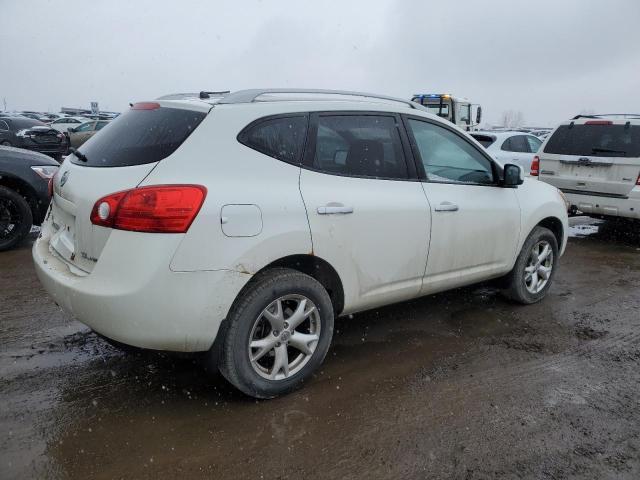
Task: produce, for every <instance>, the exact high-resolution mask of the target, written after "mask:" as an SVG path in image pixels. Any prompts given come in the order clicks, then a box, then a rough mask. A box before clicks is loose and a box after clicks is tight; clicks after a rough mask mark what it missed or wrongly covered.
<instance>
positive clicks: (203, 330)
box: [33, 230, 250, 352]
mask: <svg viewBox="0 0 640 480" xmlns="http://www.w3.org/2000/svg"><path fill="white" fill-rule="evenodd" d="M135 235H138V236H139V237H138V238H137V239H138V240H139V242H140V243H139V244H138V245H136V237H135ZM123 236H127V238H126V241H124V239H123V238H121V237H123ZM169 237H170V236H155V237H154V235H153V234H135V233H132V232H121V231H114V232H113V233H112V235H111V236H110V238H109V240H108V242H107V244H106V245H105V248H104V250H103V251H102V254H101V255H100V259H99V260H98V262H97V263H96V266H95V268H94V270H93V271H92V273H91V274H90V275H87V276H78V275H76V274H74V273H72V272H71V270H70V269H69V266H68V265H67V263H66V262H65V261H64V260H62V259H61V258H60V257H59V256H57V255H56V254H55V253H52V252H51V251H50V248H49V237H48V234H47V231H46V230H44V231H43V235H42V237H41V238H39V239H38V240H37V241H36V242H35V244H34V246H33V259H34V263H35V267H36V273H37V275H38V278H39V279H40V281H41V282H42V285H43V286H44V288H45V289H46V290H47V292H48V293H49V294H50V295H51V296H52V297H53V298H54V300H55V301H56V303H58V305H60V306H61V307H62V308H63V309H64V310H66V311H67V312H69V313H71V314H72V315H74V316H75V317H76V318H77V319H78V320H79V321H81V322H82V323H84V324H86V325H88V326H89V327H90V328H91V329H93V330H94V331H96V332H98V333H100V334H102V335H104V336H106V337H109V338H112V339H113V340H116V341H118V342H121V343H124V344H127V345H133V346H136V347H141V348H150V349H155V350H170V351H180V352H196V351H204V350H208V349H209V348H210V347H211V345H212V344H213V341H214V340H215V338H216V334H217V332H218V328H219V326H220V323H221V322H222V320H223V319H224V318H225V317H226V315H227V313H228V311H229V308H230V307H231V304H232V302H233V300H234V299H235V297H236V295H237V294H238V292H239V291H240V289H241V288H242V287H243V286H244V285H245V283H246V282H247V281H248V280H249V278H250V275H246V274H241V273H238V272H233V271H228V270H218V271H204V272H172V271H171V270H170V269H169V262H170V257H171V254H172V253H173V251H174V250H173V249H170V248H164V247H165V246H168V245H162V243H163V242H168V241H171V240H170V238H169ZM158 243H159V244H158ZM124 245H127V248H126V249H125V248H124V247H123V246H124ZM136 247H139V248H136Z"/></svg>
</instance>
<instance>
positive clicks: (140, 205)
mask: <svg viewBox="0 0 640 480" xmlns="http://www.w3.org/2000/svg"><path fill="white" fill-rule="evenodd" d="M206 196H207V189H206V188H205V187H203V186H202V185H153V186H149V187H140V188H134V189H132V190H125V191H122V192H116V193H112V194H111V195H107V196H105V197H102V198H101V199H99V200H98V201H97V202H96V203H95V205H94V206H93V209H92V211H91V223H93V224H94V225H99V226H102V227H108V228H115V229H118V230H130V231H134V232H150V233H185V232H186V231H187V230H189V227H190V226H191V223H192V222H193V220H194V218H195V217H196V215H197V214H198V212H199V211H200V207H202V203H203V202H204V199H205V197H206Z"/></svg>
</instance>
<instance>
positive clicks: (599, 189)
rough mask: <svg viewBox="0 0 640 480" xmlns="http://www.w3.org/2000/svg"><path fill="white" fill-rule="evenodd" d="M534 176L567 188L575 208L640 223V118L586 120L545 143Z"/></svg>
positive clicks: (569, 123) (578, 120) (571, 123)
mask: <svg viewBox="0 0 640 480" xmlns="http://www.w3.org/2000/svg"><path fill="white" fill-rule="evenodd" d="M531 175H533V176H538V178H539V179H540V180H542V181H543V182H546V183H549V184H551V185H554V186H555V187H558V188H559V189H561V190H562V191H563V192H564V193H565V195H566V196H567V198H568V199H569V201H570V203H571V209H572V210H574V211H576V210H579V211H581V212H583V213H585V214H587V215H592V216H596V217H626V218H630V219H635V220H640V115H627V114H621V115H585V116H581V115H579V116H577V117H575V118H573V119H572V120H569V121H567V122H564V123H562V124H561V125H560V126H559V127H558V128H556V129H555V130H554V131H553V133H552V134H551V135H549V137H547V139H546V140H545V142H544V143H543V144H542V148H541V149H540V151H539V153H538V157H535V158H534V161H533V165H532V168H531Z"/></svg>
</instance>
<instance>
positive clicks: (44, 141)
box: [0, 116, 68, 160]
mask: <svg viewBox="0 0 640 480" xmlns="http://www.w3.org/2000/svg"><path fill="white" fill-rule="evenodd" d="M0 145H4V146H9V147H19V148H26V149H27V150H34V151H36V152H40V153H45V154H47V155H49V156H51V157H53V158H55V159H57V160H59V159H60V158H62V155H64V153H65V152H66V151H67V147H68V144H67V139H66V137H65V136H64V135H63V134H62V133H61V132H59V131H57V130H55V129H54V128H51V127H50V126H49V125H46V124H45V123H42V122H40V121H39V120H33V119H31V118H26V117H16V116H0Z"/></svg>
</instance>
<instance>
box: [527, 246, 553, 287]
mask: <svg viewBox="0 0 640 480" xmlns="http://www.w3.org/2000/svg"><path fill="white" fill-rule="evenodd" d="M552 270H553V249H552V248H551V244H550V243H549V242H547V241H546V240H541V241H539V242H538V243H536V244H535V245H534V246H533V248H532V249H531V254H530V255H529V262H528V263H527V266H526V267H525V269H524V284H525V286H526V287H527V290H528V291H529V292H530V293H533V294H537V293H540V292H541V291H542V290H543V289H544V287H545V286H546V285H547V283H549V278H551V271H552Z"/></svg>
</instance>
